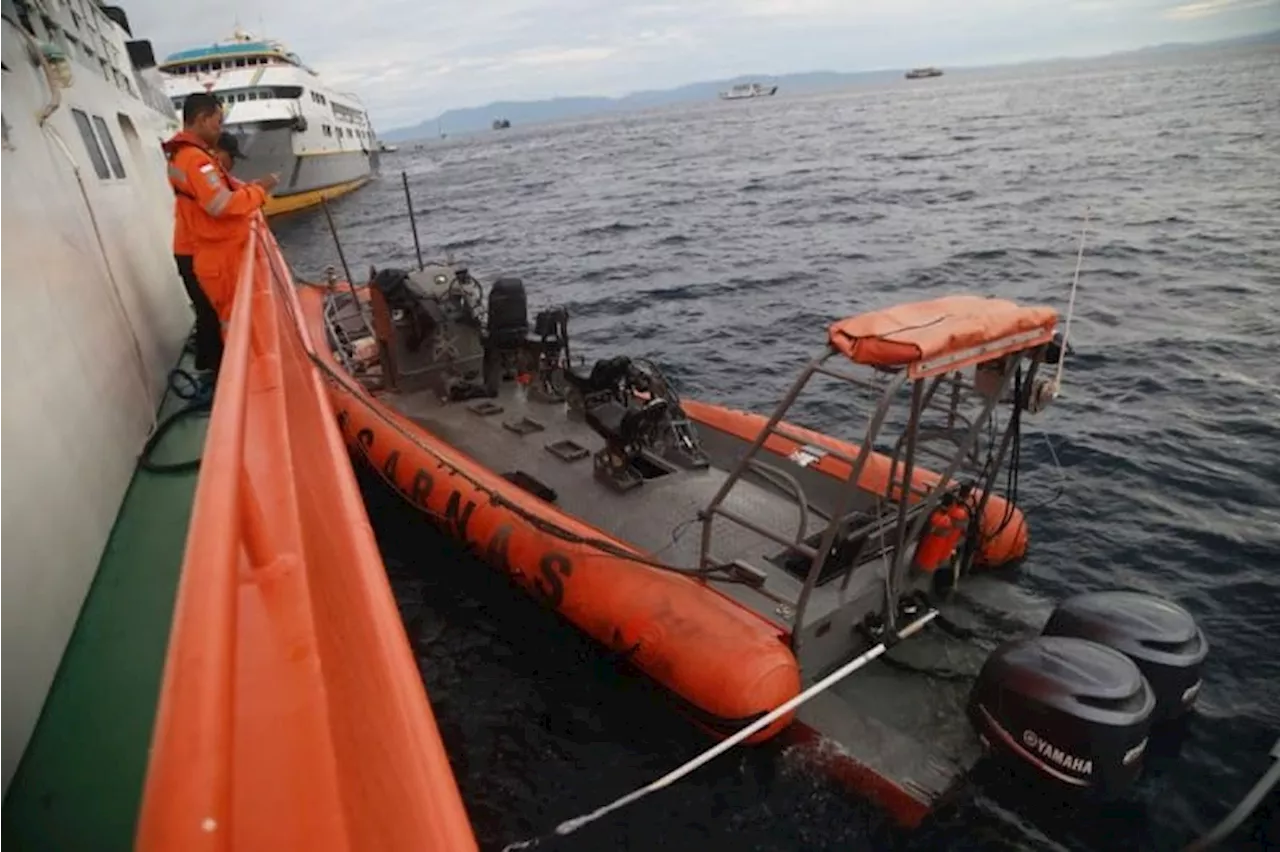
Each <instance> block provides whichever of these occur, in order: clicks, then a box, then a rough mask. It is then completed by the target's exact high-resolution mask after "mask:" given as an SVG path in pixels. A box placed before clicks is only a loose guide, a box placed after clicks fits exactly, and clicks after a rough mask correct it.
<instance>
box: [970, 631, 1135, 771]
mask: <svg viewBox="0 0 1280 852" xmlns="http://www.w3.org/2000/svg"><path fill="white" fill-rule="evenodd" d="M1155 703H1156V702H1155V695H1154V694H1153V692H1152V690H1151V687H1150V685H1148V683H1147V681H1146V679H1145V678H1144V677H1143V676H1142V672H1141V671H1139V669H1138V667H1137V665H1136V664H1135V663H1134V662H1133V661H1132V660H1130V659H1129V658H1128V657H1126V656H1125V655H1124V654H1121V653H1120V652H1119V651H1116V650H1114V649H1112V648H1108V647H1106V646H1105V645H1100V644H1098V643H1096V642H1090V641H1088V640H1085V639H1077V638H1074V637H1064V636H1034V637H1031V638H1029V639H1023V640H1019V641H1016V642H1011V643H1008V644H1005V645H1003V646H1001V647H999V648H997V649H996V650H995V651H993V652H992V654H991V656H989V657H988V658H987V660H986V662H985V663H984V664H983V666H982V671H981V672H980V673H979V675H978V680H977V682H976V683H975V684H974V687H973V690H972V692H971V693H970V697H969V704H968V713H969V719H970V721H971V722H972V723H973V726H974V728H975V729H976V730H977V732H978V734H979V736H980V737H981V738H982V739H983V741H984V742H985V743H986V744H987V746H988V747H989V748H991V749H992V750H993V751H994V752H996V753H997V754H999V755H1003V756H1004V757H1006V758H1012V759H1013V760H1014V761H1016V762H1018V763H1020V764H1022V765H1024V766H1027V767H1030V768H1031V769H1033V770H1034V771H1035V772H1036V774H1038V775H1039V776H1041V777H1043V778H1046V779H1048V780H1050V781H1052V782H1054V783H1057V784H1060V785H1062V786H1064V787H1068V788H1073V789H1076V790H1079V791H1082V792H1086V791H1088V792H1100V793H1103V794H1105V795H1110V794H1115V793H1119V792H1122V791H1123V790H1124V789H1125V788H1126V787H1128V786H1129V785H1130V784H1131V783H1132V782H1133V781H1134V780H1135V779H1136V778H1137V776H1138V774H1139V773H1140V772H1141V767H1142V755H1143V752H1144V750H1145V748H1146V743H1147V736H1148V734H1149V732H1150V728H1151V715H1152V712H1153V711H1154V709H1155Z"/></svg>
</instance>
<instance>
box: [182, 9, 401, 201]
mask: <svg viewBox="0 0 1280 852" xmlns="http://www.w3.org/2000/svg"><path fill="white" fill-rule="evenodd" d="M161 68H162V70H163V71H164V72H165V88H166V91H167V92H168V94H169V95H170V97H171V98H172V99H173V102H174V106H175V107H179V108H180V107H181V104H182V102H183V100H184V99H185V98H186V96H187V95H189V94H191V93H192V92H203V91H210V92H213V93H214V94H215V95H218V97H219V98H221V99H222V100H223V105H224V108H225V110H226V113H225V118H224V122H223V126H224V128H225V129H226V130H227V131H229V132H231V133H235V134H236V135H237V136H239V137H240V142H241V151H242V152H243V153H244V154H245V156H246V157H247V158H248V159H247V160H242V161H240V162H237V163H236V165H235V169H234V174H235V175H236V177H239V178H241V179H242V180H252V179H254V178H258V177H263V176H265V175H267V174H271V173H273V172H274V173H276V174H278V175H279V176H280V184H279V186H278V187H277V189H276V191H275V193H274V194H273V196H272V198H271V200H270V201H268V203H267V209H266V212H267V214H268V215H273V214H276V213H283V212H287V211H290V210H296V209H301V208H304V207H309V206H311V205H313V204H317V203H319V201H320V200H321V199H322V198H331V197H333V196H335V195H340V194H342V193H344V192H349V191H351V190H353V189H357V188H359V187H360V186H362V185H363V184H364V183H365V182H367V181H368V180H369V179H370V178H371V177H372V176H373V175H374V174H376V173H377V170H378V164H379V150H378V149H379V141H378V139H377V136H376V134H375V133H374V130H373V125H372V122H371V121H370V120H369V116H368V114H367V113H366V112H365V110H364V107H363V106H362V105H361V104H360V101H359V99H358V98H357V97H356V96H355V95H352V94H349V93H345V92H338V91H335V90H334V89H333V88H331V87H329V86H328V85H326V84H325V83H324V81H323V80H322V79H321V78H320V77H319V76H318V75H317V74H316V73H315V72H314V71H312V70H311V69H310V68H308V67H307V66H306V65H304V64H303V63H302V61H301V60H300V59H299V58H298V57H297V56H295V55H294V54H292V53H290V52H289V51H288V50H287V49H286V48H285V46H284V45H282V44H281V43H279V42H275V41H266V40H255V39H254V38H252V37H251V36H248V35H246V34H243V33H237V34H236V36H235V37H234V38H233V39H232V40H230V41H226V42H219V43H217V44H213V45H210V46H208V47H203V48H194V49H191V50H184V51H181V52H179V53H176V54H173V55H171V56H169V57H168V58H167V59H166V60H165V61H164V63H163V64H162V65H161Z"/></svg>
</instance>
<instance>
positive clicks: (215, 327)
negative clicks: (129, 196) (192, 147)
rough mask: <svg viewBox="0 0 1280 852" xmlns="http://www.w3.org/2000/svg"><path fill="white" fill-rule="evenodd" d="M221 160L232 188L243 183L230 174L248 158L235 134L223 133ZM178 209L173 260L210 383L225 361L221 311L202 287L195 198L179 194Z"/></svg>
mask: <svg viewBox="0 0 1280 852" xmlns="http://www.w3.org/2000/svg"><path fill="white" fill-rule="evenodd" d="M216 153H217V157H218V163H219V164H220V165H221V166H222V169H223V171H225V172H227V173H228V179H229V180H230V182H231V188H232V189H236V188H237V187H239V186H240V181H238V180H236V179H235V178H234V177H231V176H230V172H231V168H232V166H233V165H234V163H235V161H236V160H243V159H245V156H244V154H241V153H240V144H239V141H238V140H237V139H236V137H235V136H233V135H231V134H230V133H223V134H222V136H221V137H219V139H218V150H217V152H216ZM175 197H176V198H177V208H176V210H175V216H174V227H173V259H174V260H175V261H176V262H177V264H178V274H179V275H181V276H182V286H183V287H184V288H185V289H186V291H187V296H188V298H190V299H191V306H192V308H193V309H194V310H195V312H196V340H195V343H196V352H195V355H196V358H195V362H196V363H195V367H196V370H197V371H198V372H199V373H200V374H202V376H204V377H205V380H206V381H207V382H209V383H213V382H216V380H217V375H218V367H219V366H220V365H221V364H222V330H221V328H220V327H219V323H218V314H217V312H216V311H215V310H214V309H213V304H212V303H210V301H209V297H208V296H206V295H205V294H204V291H203V290H201V289H200V283H199V282H198V281H197V280H196V270H195V257H194V256H193V255H194V254H195V237H193V236H192V234H191V232H190V230H191V228H190V225H189V223H188V220H189V219H190V218H191V216H190V213H191V211H189V210H186V209H184V208H185V207H186V206H187V205H191V204H195V201H194V200H193V199H191V198H189V197H187V196H183V195H175Z"/></svg>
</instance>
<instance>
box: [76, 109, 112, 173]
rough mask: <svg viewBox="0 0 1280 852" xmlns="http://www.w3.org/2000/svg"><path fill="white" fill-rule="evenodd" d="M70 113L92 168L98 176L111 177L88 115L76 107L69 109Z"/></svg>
mask: <svg viewBox="0 0 1280 852" xmlns="http://www.w3.org/2000/svg"><path fill="white" fill-rule="evenodd" d="M71 115H72V117H73V118H75V120H76V127H77V128H78V129H79V130H80V139H81V141H83V142H84V147H85V149H86V150H87V151H88V152H89V159H90V160H92V161H93V170H94V171H95V172H97V173H98V177H100V178H102V179H103V180H106V179H107V178H109V177H111V172H110V171H108V170H107V160H106V158H105V157H103V156H102V149H101V148H99V147H98V140H97V139H96V138H94V135H93V126H92V125H91V124H89V116H87V115H85V114H84V113H83V112H81V111H80V110H78V109H73V110H71Z"/></svg>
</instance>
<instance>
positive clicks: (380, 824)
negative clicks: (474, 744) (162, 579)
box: [136, 220, 476, 852]
mask: <svg viewBox="0 0 1280 852" xmlns="http://www.w3.org/2000/svg"><path fill="white" fill-rule="evenodd" d="M237 294H238V295H237V298H236V302H235V308H234V311H233V313H232V318H231V323H230V330H229V334H228V337H227V348H226V354H225V357H224V361H223V365H222V369H221V377H220V379H219V385H218V391H217V396H216V398H215V401H214V405H213V413H212V418H211V421H210V424H209V431H208V437H207V439H206V444H205V455H204V459H203V463H202V465H201V475H200V479H199V482H198V485H197V487H196V493H195V503H194V508H193V517H192V522H191V529H190V531H189V533H188V536H187V549H186V556H185V559H184V562H183V569H182V577H181V581H180V584H179V588H178V596H177V601H176V604H175V608H174V617H173V628H172V633H171V636H170V641H169V648H168V654H167V658H166V661H165V671H164V682H163V685H162V688H161V695H160V703H159V708H158V713H157V718H156V725H155V730H154V732H153V736H152V749H151V756H150V763H149V766H148V770H147V778H146V786H145V790H144V794H143V803H142V810H141V813H140V816H139V825H138V832H137V838H136V847H137V848H138V849H139V850H145V852H152V850H154V852H175V850H182V852H200V850H232V849H234V850H272V852H276V850H294V849H297V850H308V852H337V850H344V851H345V850H374V849H376V850H379V851H380V852H390V850H410V849H412V850H440V851H441V852H444V850H449V852H455V850H462V852H465V851H466V850H474V849H476V841H475V837H474V835H473V833H472V830H471V827H470V824H469V822H468V820H467V816H466V812H465V810H464V808H463V804H462V800H461V797H460V795H459V793H458V789H457V785H456V783H455V781H454V777H453V773H452V771H451V769H450V766H449V761H448V758H447V756H446V754H445V750H444V747H443V744H442V743H441V740H440V735H439V732H438V731H437V729H436V724H435V720H434V718H433V716H432V714H431V709H430V707H429V705H428V704H427V697H426V694H425V691H424V689H423V685H422V678H421V675H420V674H419V672H418V669H417V666H416V663H415V661H414V659H413V656H412V653H411V651H410V647H409V644H408V641H407V639H406V636H405V633H404V628H403V625H402V624H401V621H400V616H399V613H398V612H397V609H396V606H395V602H394V600H393V598H392V595H391V591H390V589H389V588H388V585H387V581H386V576H385V573H384V569H383V565H382V560H381V558H380V556H379V553H378V549H377V546H376V543H375V542H374V538H373V533H372V530H371V528H370V526H369V523H368V518H367V517H366V516H365V513H364V507H363V504H362V502H361V496H360V492H359V490H358V488H357V486H356V483H355V480H354V477H353V476H352V472H351V469H350V465H349V461H348V458H347V454H346V450H345V448H344V446H343V443H342V440H341V437H340V436H339V434H338V432H337V430H336V429H335V428H334V415H333V411H332V409H331V408H330V404H329V400H328V398H327V395H326V393H325V388H324V384H323V382H322V381H321V379H320V377H319V374H318V372H317V370H316V368H315V366H314V364H313V362H312V361H311V360H310V355H309V351H308V350H310V349H311V348H312V347H311V344H310V342H309V340H308V338H307V337H306V331H305V329H304V328H303V327H302V326H301V325H300V324H298V323H296V322H295V319H296V317H297V316H298V315H299V314H300V311H299V306H298V303H297V298H296V296H295V294H294V292H293V283H292V280H291V279H290V277H289V272H288V268H287V266H286V265H285V263H284V261H283V258H281V257H280V255H279V250H278V248H277V246H276V244H275V241H274V239H272V237H271V234H270V232H269V231H268V230H267V229H266V225H265V223H264V222H262V221H261V220H260V221H259V222H258V223H257V224H256V225H255V226H254V231H253V234H252V235H251V237H250V240H249V244H248V247H247V249H246V251H245V256H244V261H243V266H242V268H241V273H240V280H239V284H238V288H237Z"/></svg>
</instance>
